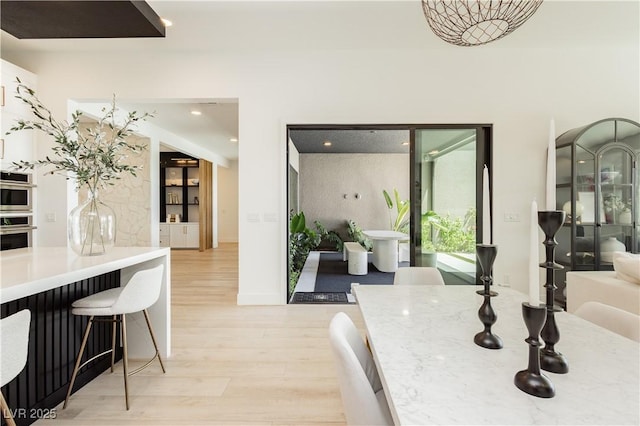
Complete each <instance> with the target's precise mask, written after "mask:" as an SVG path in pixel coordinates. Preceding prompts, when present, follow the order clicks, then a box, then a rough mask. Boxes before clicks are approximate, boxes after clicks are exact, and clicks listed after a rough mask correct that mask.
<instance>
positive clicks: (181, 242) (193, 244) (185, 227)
mask: <svg viewBox="0 0 640 426" xmlns="http://www.w3.org/2000/svg"><path fill="white" fill-rule="evenodd" d="M167 225H169V240H170V246H171V248H199V246H200V236H199V230H200V226H199V224H197V223H189V222H183V223H169V224H167Z"/></svg>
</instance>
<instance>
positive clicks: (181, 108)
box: [0, 0, 640, 158]
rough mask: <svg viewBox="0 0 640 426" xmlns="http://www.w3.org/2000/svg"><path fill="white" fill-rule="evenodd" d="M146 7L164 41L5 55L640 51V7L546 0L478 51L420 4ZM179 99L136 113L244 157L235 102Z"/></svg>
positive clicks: (6, 42) (141, 105)
mask: <svg viewBox="0 0 640 426" xmlns="http://www.w3.org/2000/svg"><path fill="white" fill-rule="evenodd" d="M148 3H149V4H150V5H151V6H152V7H153V8H154V10H155V11H156V12H157V13H158V14H159V15H160V16H161V17H164V18H167V19H170V20H171V21H172V22H173V26H172V27H170V28H167V35H166V38H164V39H158V38H154V39H81V40H76V39H74V40H70V39H67V40H18V39H16V38H14V37H13V36H11V35H9V34H7V33H5V32H4V31H3V32H2V33H1V36H0V43H1V45H2V56H3V57H5V56H7V55H9V56H10V54H11V52H12V51H18V52H22V53H24V52H27V51H32V52H38V51H42V52H44V51H46V52H52V51H60V52H61V51H67V52H72V51H88V50H90V51H94V52H95V51H146V52H153V53H157V54H158V55H162V53H163V52H166V51H170V50H176V51H194V52H203V54H206V53H211V54H215V51H225V50H234V51H238V50H246V51H264V50H289V49H304V50H314V49H342V50H348V49H423V50H425V52H426V51H428V50H431V49H446V50H450V51H451V52H452V54H463V53H464V49H487V48H498V49H500V48H505V49H513V48H516V49H534V48H549V47H553V48H558V46H563V45H564V46H567V47H572V48H575V47H584V48H585V49H588V48H589V47H591V46H594V45H633V46H637V43H638V39H639V38H640V2H638V1H615V0H613V1H612V0H609V1H577V0H573V1H559V0H546V1H545V2H544V3H543V4H542V6H541V7H540V8H539V9H538V11H537V12H536V13H535V14H534V15H533V16H532V17H531V18H530V19H529V21H527V22H526V23H525V24H524V25H523V26H522V27H521V28H519V29H517V30H516V31H515V32H513V33H512V34H510V35H508V36H506V37H505V38H503V39H500V40H498V41H496V42H493V43H489V44H488V45H485V46H479V47H457V46H452V45H449V44H447V43H445V42H443V41H442V40H440V39H439V38H438V37H436V36H435V35H434V34H433V33H432V32H431V30H430V29H429V27H428V25H427V23H426V20H425V18H424V16H423V12H422V7H421V2H420V1H419V0H411V1H408V0H394V1H366V0H351V1H346V0H332V1H311V0H290V1H280V2H273V1H264V0H263V1H242V0H236V1H217V0H201V1H165V0H149V1H148ZM596 28H597V31H594V29H596ZM5 53H6V54H7V55H5ZM425 54H428V53H425ZM585 54H588V50H586V51H585ZM172 102H173V103H172V104H168V103H166V102H163V101H162V100H151V101H146V102H137V103H136V104H132V105H129V106H130V107H135V108H137V109H139V110H144V111H156V118H155V119H154V121H155V122H157V123H158V124H159V125H161V126H162V127H164V128H166V129H167V130H169V131H170V132H172V133H175V134H177V135H179V136H183V137H185V138H187V139H190V140H191V141H192V142H194V143H197V144H204V146H207V147H208V148H209V149H211V148H212V147H213V146H215V148H214V149H215V150H216V151H217V152H218V153H219V154H220V155H222V156H224V157H227V158H237V152H238V149H237V146H238V144H231V143H229V139H230V138H232V137H238V103H237V100H233V99H218V100H212V99H202V100H198V99H190V100H184V101H180V102H176V101H175V100H174V101H172ZM211 102H217V103H216V104H215V105H214V104H211ZM196 104H197V105H196ZM123 106H124V105H123ZM192 107H198V108H200V109H201V110H202V111H203V115H202V116H200V117H195V116H192V115H190V114H189V110H190V109H191V108H192ZM381 124H382V123H381ZM211 135H217V136H216V137H213V138H212V136H211ZM239 143H242V141H240V142H239Z"/></svg>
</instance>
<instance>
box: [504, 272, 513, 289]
mask: <svg viewBox="0 0 640 426" xmlns="http://www.w3.org/2000/svg"><path fill="white" fill-rule="evenodd" d="M510 286H511V276H510V275H509V274H504V278H503V279H502V287H510Z"/></svg>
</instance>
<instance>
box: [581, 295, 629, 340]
mask: <svg viewBox="0 0 640 426" xmlns="http://www.w3.org/2000/svg"><path fill="white" fill-rule="evenodd" d="M574 314H575V315H577V316H579V317H580V318H584V319H586V320H587V321H589V322H592V323H594V324H596V325H599V326H600V327H603V328H606V329H608V330H610V331H613V332H614V333H617V334H620V335H621V336H624V337H627V338H629V339H631V340H635V341H636V342H640V315H636V314H633V313H631V312H628V311H625V310H622V309H620V308H616V307H615V306H611V305H605V304H604V303H601V302H595V301H591V302H585V303H583V304H582V305H580V306H579V307H578V309H576V311H575V312H574Z"/></svg>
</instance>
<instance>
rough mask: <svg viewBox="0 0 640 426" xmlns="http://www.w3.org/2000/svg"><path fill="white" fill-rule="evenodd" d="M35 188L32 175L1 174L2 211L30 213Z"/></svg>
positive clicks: (0, 209) (0, 194) (0, 203)
mask: <svg viewBox="0 0 640 426" xmlns="http://www.w3.org/2000/svg"><path fill="white" fill-rule="evenodd" d="M33 187H34V185H33V183H32V180H31V174H30V173H14V172H7V171H2V172H0V211H3V212H24V213H30V212H31V211H32V209H33V205H32V202H33V198H32V197H33Z"/></svg>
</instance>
